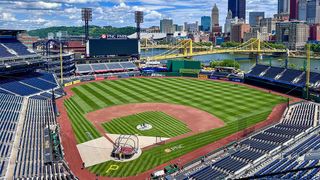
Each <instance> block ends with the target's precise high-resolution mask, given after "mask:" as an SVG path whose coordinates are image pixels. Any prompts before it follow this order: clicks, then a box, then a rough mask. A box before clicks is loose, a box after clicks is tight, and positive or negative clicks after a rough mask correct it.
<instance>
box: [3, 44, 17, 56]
mask: <svg viewBox="0 0 320 180" xmlns="http://www.w3.org/2000/svg"><path fill="white" fill-rule="evenodd" d="M14 56H15V55H13V54H11V53H10V52H8V50H7V49H6V48H5V47H4V46H3V45H2V44H0V57H2V58H5V57H14Z"/></svg>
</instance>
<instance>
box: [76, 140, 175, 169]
mask: <svg viewBox="0 0 320 180" xmlns="http://www.w3.org/2000/svg"><path fill="white" fill-rule="evenodd" d="M106 136H107V137H108V138H109V139H110V140H111V141H112V142H111V141H109V140H108V139H107V138H106V137H101V138H98V139H94V140H91V141H88V142H85V143H82V144H78V145H77V148H78V151H79V153H80V156H81V159H82V161H83V162H84V166H85V167H90V166H93V165H96V164H100V163H103V162H106V161H110V160H113V161H121V162H126V161H132V160H134V159H137V158H138V157H139V156H140V155H141V153H142V152H141V149H143V148H145V147H148V146H151V145H154V144H157V143H161V142H162V141H166V140H168V139H170V138H164V137H149V136H135V135H120V134H106ZM113 142H114V143H113ZM126 155H127V157H126Z"/></svg>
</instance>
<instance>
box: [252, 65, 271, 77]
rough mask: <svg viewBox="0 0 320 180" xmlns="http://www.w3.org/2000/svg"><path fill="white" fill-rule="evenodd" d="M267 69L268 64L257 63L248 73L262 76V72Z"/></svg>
mask: <svg viewBox="0 0 320 180" xmlns="http://www.w3.org/2000/svg"><path fill="white" fill-rule="evenodd" d="M267 69H268V66H265V65H260V64H257V65H256V66H254V67H253V68H252V69H251V70H250V71H249V73H248V74H250V75H253V76H260V74H261V73H262V72H264V71H265V70H267Z"/></svg>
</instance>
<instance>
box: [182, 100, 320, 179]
mask: <svg viewBox="0 0 320 180" xmlns="http://www.w3.org/2000/svg"><path fill="white" fill-rule="evenodd" d="M318 110H319V105H318V104H314V103H306V102H302V103H298V104H295V105H293V106H291V107H290V108H289V109H288V110H287V112H288V113H287V114H286V116H285V117H284V118H283V120H282V121H281V122H280V123H278V124H276V125H273V126H271V127H269V128H267V129H265V130H262V131H260V132H258V133H256V134H254V135H252V136H250V137H248V138H246V139H245V140H243V141H241V142H240V143H239V144H238V145H237V146H235V147H234V149H233V150H230V151H227V153H224V155H225V157H223V158H222V159H220V160H218V161H217V162H214V163H208V162H207V164H206V165H203V164H202V165H203V166H204V167H205V168H202V169H201V170H198V171H197V170H195V171H192V172H191V173H190V174H191V176H189V174H182V175H181V174H179V176H177V177H179V178H181V177H183V175H185V176H184V179H187V178H186V176H188V177H190V178H193V179H219V178H220V177H222V179H223V178H226V177H238V176H237V175H236V174H235V173H236V172H240V171H241V172H245V173H246V172H248V170H251V171H252V172H251V173H253V174H251V175H268V174H269V173H275V172H282V171H285V170H292V169H295V168H299V167H313V166H315V165H318V164H319V161H318V160H301V157H302V156H303V155H305V154H308V153H309V152H311V151H316V150H320V135H319V132H318V134H315V135H312V136H311V135H310V134H308V133H307V132H309V131H308V130H310V128H311V127H314V126H319V124H318V122H319V113H318ZM315 114H318V116H315ZM318 131H319V130H318ZM301 136H302V137H308V136H311V137H309V138H307V139H303V140H301V141H302V142H295V143H294V145H292V144H291V145H290V144H289V143H290V142H292V140H294V139H295V138H297V137H301ZM279 151H282V156H279V157H281V158H275V159H273V160H272V161H271V162H268V163H266V164H265V165H262V167H260V166H261V164H260V163H261V162H267V161H268V160H269V159H270V158H271V159H272V156H270V154H271V153H273V152H279ZM264 157H266V159H264ZM259 159H260V160H259ZM257 161H258V162H257ZM254 162H257V164H256V165H259V167H253V166H252V165H253V164H254ZM245 167H248V169H245ZM255 168H257V169H255ZM242 169H243V170H244V169H245V170H244V171H242ZM252 169H253V170H252ZM318 169H319V168H318ZM318 169H311V170H305V171H299V172H297V173H287V174H282V175H278V176H274V177H268V178H266V179H310V177H313V176H314V175H316V174H318V173H319V171H318ZM241 172H240V173H241ZM188 173H189V172H188ZM221 174H222V175H221ZM220 175H221V176H220ZM245 175H247V174H245ZM245 175H243V176H244V177H245ZM243 176H241V177H243ZM207 177H208V178H207ZM181 179H183V178H181ZM231 179H232V178H231Z"/></svg>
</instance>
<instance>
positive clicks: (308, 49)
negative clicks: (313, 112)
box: [306, 44, 311, 98]
mask: <svg viewBox="0 0 320 180" xmlns="http://www.w3.org/2000/svg"><path fill="white" fill-rule="evenodd" d="M310 63H311V62H310V44H307V68H306V70H307V72H306V73H307V74H306V77H307V79H306V90H307V94H308V95H307V97H308V98H309V87H310V66H311V64H310Z"/></svg>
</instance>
